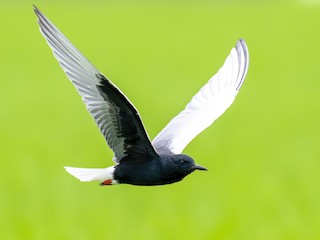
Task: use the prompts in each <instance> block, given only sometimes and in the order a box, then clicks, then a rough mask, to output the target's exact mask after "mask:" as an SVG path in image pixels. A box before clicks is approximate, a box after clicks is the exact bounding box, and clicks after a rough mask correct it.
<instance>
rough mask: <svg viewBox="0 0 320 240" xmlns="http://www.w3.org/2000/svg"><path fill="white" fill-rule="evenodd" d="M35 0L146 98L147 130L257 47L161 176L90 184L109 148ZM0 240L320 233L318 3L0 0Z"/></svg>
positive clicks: (153, 130)
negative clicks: (151, 181)
mask: <svg viewBox="0 0 320 240" xmlns="http://www.w3.org/2000/svg"><path fill="white" fill-rule="evenodd" d="M32 3H34V4H36V5H37V6H38V7H39V8H40V9H41V10H42V11H43V13H44V14H45V15H47V16H48V17H49V18H50V19H51V20H52V21H53V22H54V23H55V24H56V26H57V27H58V28H60V29H61V30H62V32H63V33H64V34H65V35H66V36H67V37H68V38H69V39H70V40H71V41H72V42H73V43H74V44H75V45H76V46H77V47H78V48H79V49H81V51H82V52H83V53H84V54H85V55H86V56H87V57H88V58H89V59H90V60H91V61H92V62H93V63H94V64H95V65H96V66H97V67H98V68H99V69H100V70H101V71H102V72H103V73H105V75H106V76H108V77H109V78H110V79H111V80H112V81H113V82H114V83H115V84H117V86H118V87H120V88H121V89H122V91H123V92H124V93H125V94H126V95H127V96H128V97H129V98H130V100H131V101H132V102H133V103H134V104H135V106H136V107H137V108H138V109H139V111H140V114H141V116H142V119H143V122H144V124H145V126H146V128H147V131H148V133H149V135H150V137H151V138H153V137H155V136H156V134H157V133H158V132H159V131H160V130H161V129H162V128H163V127H164V126H165V124H166V123H167V122H168V121H169V120H170V119H171V118H172V117H173V116H175V115H176V114H177V113H178V112H179V111H180V110H182V109H183V107H184V106H185V105H186V103H187V102H188V101H189V100H190V99H191V97H192V96H193V95H194V94H195V93H196V92H197V91H198V90H199V88H200V87H201V86H202V85H203V84H205V83H206V81H207V80H208V79H209V78H210V77H211V76H212V75H213V74H215V73H216V71H217V70H218V69H219V68H220V66H221V65H222V64H223V62H224V60H225V58H226V56H227V55H228V54H229V52H230V50H231V48H232V47H233V46H234V45H235V43H236V41H237V40H238V38H240V37H242V38H244V39H245V40H246V42H247V44H248V47H249V51H250V60H251V62H250V67H249V72H248V76H247V79H246V81H245V83H244V85H243V87H242V89H241V91H240V93H239V95H238V97H237V99H236V101H235V103H234V104H233V105H232V107H231V108H230V109H229V110H228V111H227V112H226V113H225V114H224V115H223V116H222V117H221V118H219V119H218V120H217V121H216V122H215V123H214V125H213V126H211V127H210V128H208V129H207V130H206V131H204V132H203V133H202V134H201V135H199V136H198V137H197V138H196V139H195V140H194V141H193V142H192V143H191V144H190V145H189V146H188V147H187V148H186V149H185V151H184V153H186V154H189V155H191V156H192V157H193V158H194V159H195V160H196V161H197V163H199V164H201V165H204V166H206V167H207V168H209V171H208V172H195V173H193V174H191V175H190V176H188V177H186V178H185V179H184V180H183V181H182V182H179V183H176V184H172V185H167V186H158V187H135V186H129V185H120V186H111V187H99V186H98V184H97V183H80V182H78V180H76V179H75V178H73V177H71V176H70V175H68V174H67V173H66V172H65V171H64V169H63V166H65V165H69V166H78V167H106V166H110V165H112V164H113V162H112V160H111V158H112V156H113V154H112V152H111V150H110V149H108V147H107V146H106V144H105V141H104V139H103V137H102V136H101V135H100V132H99V130H98V128H97V127H96V126H95V123H94V121H93V120H92V119H91V117H90V115H89V114H88V113H87V111H86V109H85V106H84V104H83V103H82V102H81V99H80V97H79V96H78V94H77V92H76V91H75V89H74V88H73V86H72V84H71V83H70V82H69V80H68V79H67V78H66V77H65V75H64V73H63V71H62V70H61V69H60V67H59V66H58V64H57V62H56V60H55V59H54V57H53V55H52V53H51V50H50V49H49V47H48V46H47V44H46V43H45V40H44V39H43V37H42V36H41V34H40V32H39V30H38V25H37V23H36V16H35V15H34V13H33V11H32ZM0 22H1V38H0V43H1V44H0V66H1V71H0V78H1V79H0V89H1V94H0V103H1V111H0V116H1V118H0V119H1V125H0V133H1V138H0V139H1V140H0V144H1V155H0V157H1V170H0V171H1V172H0V226H1V231H0V238H1V239H36V240H37V239H39V240H40V239H41V240H42V239H61V240H62V239H77V240H85V239H155V240H157V239H244V240H247V239H259V240H260V239H261V240H270V239H272V240H277V239H279V240H280V239H281V240H282V239H303V240H305V239H320V228H319V223H320V189H319V185H320V172H319V169H320V163H319V157H320V150H319V140H320V139H319V134H320V128H319V120H320V114H319V112H318V111H319V87H320V59H319V56H320V47H319V42H320V32H319V24H320V1H316V0H300V1H299V0H295V1H294V0H292V1H289V0H288V1H253V0H252V1H249V0H247V1H236V0H229V1H217V0H216V1H203V0H200V1H196V0H194V1H191V0H189V1H188V0H184V1H141V0H122V1H119V0H117V1H115V0H113V1H110V0H103V1H102V0H100V1H98V0H96V1H89V0H88V1H87V0H82V1H67V0H63V1H62V0H60V1H53V0H51V1H44V0H42V1H41V0H36V1H32V2H31V1H29V0H25V1H22V0H21V1H19V0H15V1H9V0H8V1H1V2H0Z"/></svg>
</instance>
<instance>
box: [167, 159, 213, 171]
mask: <svg viewBox="0 0 320 240" xmlns="http://www.w3.org/2000/svg"><path fill="white" fill-rule="evenodd" d="M173 162H174V164H175V166H176V167H177V168H178V169H181V170H182V171H183V172H184V173H186V174H189V173H192V172H193V171H194V170H208V169H206V168H205V167H202V166H200V165H198V164H196V163H195V162H194V160H193V159H192V158H191V157H189V156H187V155H184V154H178V155H175V158H174V160H173Z"/></svg>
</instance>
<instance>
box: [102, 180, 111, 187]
mask: <svg viewBox="0 0 320 240" xmlns="http://www.w3.org/2000/svg"><path fill="white" fill-rule="evenodd" d="M106 185H112V180H111V179H107V180H104V181H103V182H102V183H100V186H106Z"/></svg>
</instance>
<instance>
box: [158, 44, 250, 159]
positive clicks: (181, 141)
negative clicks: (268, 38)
mask: <svg viewBox="0 0 320 240" xmlns="http://www.w3.org/2000/svg"><path fill="white" fill-rule="evenodd" d="M248 65H249V53H248V48H247V45H246V43H245V41H244V40H243V39H240V40H239V41H238V42H237V44H236V47H235V48H233V49H232V50H231V53H230V55H229V56H228V57H227V59H226V61H225V63H224V65H223V66H222V67H221V68H220V70H219V71H218V73H217V74H216V75H214V76H213V77H212V78H211V79H210V80H209V81H208V83H207V84H205V85H204V86H203V87H202V88H201V89H200V91H199V92H198V93H197V94H196V95H195V96H194V97H193V98H192V99H191V101H190V102H189V103H188V105H187V106H186V108H185V109H184V110H183V111H182V112H180V113H179V114H178V115H177V116H176V117H174V118H173V119H172V120H171V121H170V122H169V123H168V124H167V126H166V127H165V128H164V129H163V130H162V131H161V132H160V133H159V134H158V135H157V136H156V137H155V139H154V140H153V141H152V145H153V147H154V148H155V149H156V151H157V153H158V154H180V153H181V152H182V151H183V149H184V148H185V147H186V146H187V145H188V144H189V142H190V141H191V140H192V139H193V138H195V137H196V136H197V135H198V134H199V133H201V132H202V131H203V130H204V129H206V128H207V127H209V126H210V125H211V124H212V123H213V122H214V121H215V120H216V119H217V118H218V117H219V116H220V115H222V114H223V113H224V112H225V111H226V109H227V108H228V107H230V105H231V104H232V102H233V101H234V99H235V97H236V96H237V94H238V91H239V89H240V87H241V85H242V83H243V81H244V79H245V76H246V74H247V70H248Z"/></svg>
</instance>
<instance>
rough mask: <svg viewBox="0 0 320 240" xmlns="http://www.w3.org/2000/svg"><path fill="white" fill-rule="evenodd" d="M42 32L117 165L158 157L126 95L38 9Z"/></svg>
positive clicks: (36, 9) (35, 9)
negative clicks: (123, 161)
mask: <svg viewBox="0 0 320 240" xmlns="http://www.w3.org/2000/svg"><path fill="white" fill-rule="evenodd" d="M34 11H35V13H36V15H37V16H38V23H39V25H40V31H41V33H42V35H43V36H44V37H45V39H46V40H47V43H48V44H49V46H50V47H51V49H52V52H53V54H54V56H55V57H56V58H57V60H58V62H59V64H60V66H61V67H62V69H63V70H64V72H65V73H66V75H67V77H68V78H69V79H70V80H71V81H72V83H73V84H74V86H75V87H76V89H77V90H78V92H79V94H80V95H81V97H82V100H83V102H84V103H85V105H86V107H87V109H88V111H89V112H90V114H91V116H92V117H93V118H94V120H95V121H96V123H97V125H98V127H99V129H100V131H101V133H102V134H103V136H104V137H105V139H106V141H107V143H108V145H109V147H110V148H111V149H112V150H113V151H114V153H115V158H114V160H115V162H116V163H119V162H120V161H121V160H124V159H128V158H126V156H130V159H135V158H139V159H148V158H150V157H151V158H152V157H155V156H157V154H156V152H155V150H154V148H153V147H152V145H151V142H150V140H149V137H148V135H147V133H146V131H145V129H144V127H143V124H142V121H141V119H140V116H139V113H138V111H137V110H136V108H135V107H134V106H133V105H132V104H131V103H130V101H129V100H128V99H127V98H126V96H125V95H124V94H123V93H121V91H120V90H119V89H118V88H117V87H116V86H115V85H114V84H113V83H112V82H111V81H110V80H108V79H107V78H106V77H104V76H103V75H102V74H101V73H100V71H99V70H98V69H97V68H95V67H94V66H93V65H92V64H91V63H90V62H89V61H88V60H87V59H86V58H85V57H84V56H83V55H82V54H81V53H80V51H79V50H77V48H76V47H75V46H73V45H72V43H71V42H70V41H69V40H68V39H67V38H66V37H65V36H64V35H63V34H62V33H61V32H60V31H59V30H58V29H57V28H56V27H55V26H54V25H53V24H52V23H51V22H50V21H49V20H48V19H47V18H46V17H45V16H44V15H43V14H42V13H41V12H40V11H39V9H38V8H36V7H34Z"/></svg>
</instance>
